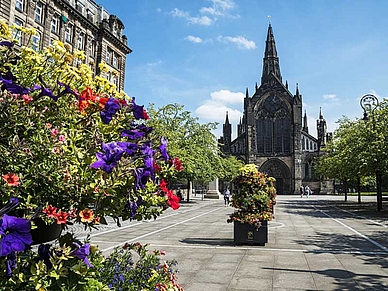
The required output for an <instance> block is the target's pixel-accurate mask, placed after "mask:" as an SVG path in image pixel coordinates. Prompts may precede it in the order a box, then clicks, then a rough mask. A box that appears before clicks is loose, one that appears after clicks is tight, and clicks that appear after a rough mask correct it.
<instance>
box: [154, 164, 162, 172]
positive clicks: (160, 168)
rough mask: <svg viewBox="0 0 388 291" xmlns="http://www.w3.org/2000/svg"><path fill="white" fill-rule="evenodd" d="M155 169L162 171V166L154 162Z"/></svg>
mask: <svg viewBox="0 0 388 291" xmlns="http://www.w3.org/2000/svg"><path fill="white" fill-rule="evenodd" d="M154 170H155V172H157V173H160V172H161V171H162V167H161V166H159V165H158V164H157V163H155V162H154Z"/></svg>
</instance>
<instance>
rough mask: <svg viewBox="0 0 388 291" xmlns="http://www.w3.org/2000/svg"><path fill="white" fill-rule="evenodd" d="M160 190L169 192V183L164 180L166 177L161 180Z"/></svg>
mask: <svg viewBox="0 0 388 291" xmlns="http://www.w3.org/2000/svg"><path fill="white" fill-rule="evenodd" d="M159 186H160V190H162V191H163V192H167V191H168V189H167V183H166V181H164V179H162V181H160V185H159Z"/></svg>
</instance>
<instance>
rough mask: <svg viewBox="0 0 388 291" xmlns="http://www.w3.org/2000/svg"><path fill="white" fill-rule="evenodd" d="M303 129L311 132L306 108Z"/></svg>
mask: <svg viewBox="0 0 388 291" xmlns="http://www.w3.org/2000/svg"><path fill="white" fill-rule="evenodd" d="M302 130H303V131H304V132H306V133H309V127H308V123H307V112H306V110H305V111H304V116H303V128H302Z"/></svg>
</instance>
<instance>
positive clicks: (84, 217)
mask: <svg viewBox="0 0 388 291" xmlns="http://www.w3.org/2000/svg"><path fill="white" fill-rule="evenodd" d="M79 216H80V217H81V221H82V222H92V221H93V219H94V213H93V211H92V210H90V209H87V208H86V209H84V210H82V211H80V213H79Z"/></svg>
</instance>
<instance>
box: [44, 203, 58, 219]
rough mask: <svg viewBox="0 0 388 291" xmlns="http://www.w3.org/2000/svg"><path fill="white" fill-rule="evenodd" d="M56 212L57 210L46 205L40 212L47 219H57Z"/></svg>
mask: <svg viewBox="0 0 388 291" xmlns="http://www.w3.org/2000/svg"><path fill="white" fill-rule="evenodd" d="M57 210H58V208H56V207H54V206H52V205H48V206H47V207H46V208H45V209H43V210H42V212H43V213H45V214H46V215H47V217H53V218H57Z"/></svg>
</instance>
